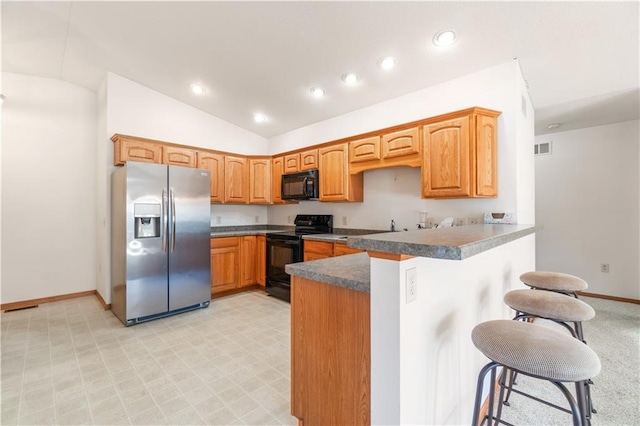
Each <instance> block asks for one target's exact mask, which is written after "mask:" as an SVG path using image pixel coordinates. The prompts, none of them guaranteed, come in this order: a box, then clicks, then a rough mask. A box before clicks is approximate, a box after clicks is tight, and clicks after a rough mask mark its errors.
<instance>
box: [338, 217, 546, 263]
mask: <svg viewBox="0 0 640 426" xmlns="http://www.w3.org/2000/svg"><path fill="white" fill-rule="evenodd" d="M534 232H535V226H534V225H516V224H514V225H488V224H484V225H467V226H454V227H452V228H442V229H423V230H419V231H408V232H386V233H383V234H373V235H365V236H358V237H355V236H354V237H349V238H348V239H347V245H348V246H349V247H355V248H359V249H363V250H371V251H379V252H384V253H394V254H406V255H410V256H421V257H432V258H436V259H449V260H462V259H466V258H468V257H471V256H473V255H476V254H478V253H482V252H483V251H487V250H490V249H492V248H494V247H497V246H500V245H502V244H506V243H508V242H510V241H513V240H517V239H518V238H522V237H524V236H526V235H529V234H532V233H534Z"/></svg>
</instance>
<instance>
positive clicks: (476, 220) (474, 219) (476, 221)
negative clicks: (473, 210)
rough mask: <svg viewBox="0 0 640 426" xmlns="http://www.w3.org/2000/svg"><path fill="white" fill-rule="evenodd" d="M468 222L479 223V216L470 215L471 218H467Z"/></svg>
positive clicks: (471, 223) (470, 223)
mask: <svg viewBox="0 0 640 426" xmlns="http://www.w3.org/2000/svg"><path fill="white" fill-rule="evenodd" d="M467 222H468V223H469V225H477V224H478V218H477V217H470V218H469V219H467Z"/></svg>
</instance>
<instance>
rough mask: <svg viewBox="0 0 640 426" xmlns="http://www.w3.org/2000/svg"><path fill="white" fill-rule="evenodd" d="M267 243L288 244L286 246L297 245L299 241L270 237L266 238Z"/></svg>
mask: <svg viewBox="0 0 640 426" xmlns="http://www.w3.org/2000/svg"><path fill="white" fill-rule="evenodd" d="M267 243H272V244H275V245H283V244H285V245H288V246H297V245H298V244H300V241H289V240H275V239H271V238H267Z"/></svg>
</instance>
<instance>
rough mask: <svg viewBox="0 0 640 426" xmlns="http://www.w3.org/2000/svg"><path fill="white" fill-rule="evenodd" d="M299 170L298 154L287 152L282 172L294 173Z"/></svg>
mask: <svg viewBox="0 0 640 426" xmlns="http://www.w3.org/2000/svg"><path fill="white" fill-rule="evenodd" d="M298 171H300V154H289V155H285V156H284V173H295V172H298Z"/></svg>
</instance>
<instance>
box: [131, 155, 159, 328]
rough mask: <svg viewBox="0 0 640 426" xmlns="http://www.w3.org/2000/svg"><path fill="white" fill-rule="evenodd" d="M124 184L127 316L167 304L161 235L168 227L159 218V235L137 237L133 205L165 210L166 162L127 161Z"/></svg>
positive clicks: (138, 315)
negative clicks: (151, 206) (162, 163)
mask: <svg viewBox="0 0 640 426" xmlns="http://www.w3.org/2000/svg"><path fill="white" fill-rule="evenodd" d="M126 167H127V184H126V191H127V193H126V204H127V205H126V216H125V217H126V229H127V231H126V256H127V264H126V265H127V266H126V269H127V272H126V274H127V279H126V306H127V308H126V317H127V320H129V319H133V318H141V317H146V316H149V315H155V314H158V313H162V312H166V311H167V306H168V302H167V300H168V297H169V294H168V283H167V270H168V262H167V253H166V252H165V251H164V250H163V244H162V239H163V237H164V236H165V233H166V231H167V229H166V227H165V226H164V223H165V221H164V220H162V219H163V218H161V220H160V221H159V223H160V225H159V227H160V235H159V236H158V237H154V238H148V237H145V238H136V236H135V229H136V223H135V205H136V204H138V205H143V204H148V205H159V206H160V212H161V216H162V215H165V214H166V203H164V202H163V199H162V194H163V191H165V190H166V187H167V166H165V165H161V164H147V163H135V162H130V163H128V164H127V166H126Z"/></svg>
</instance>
